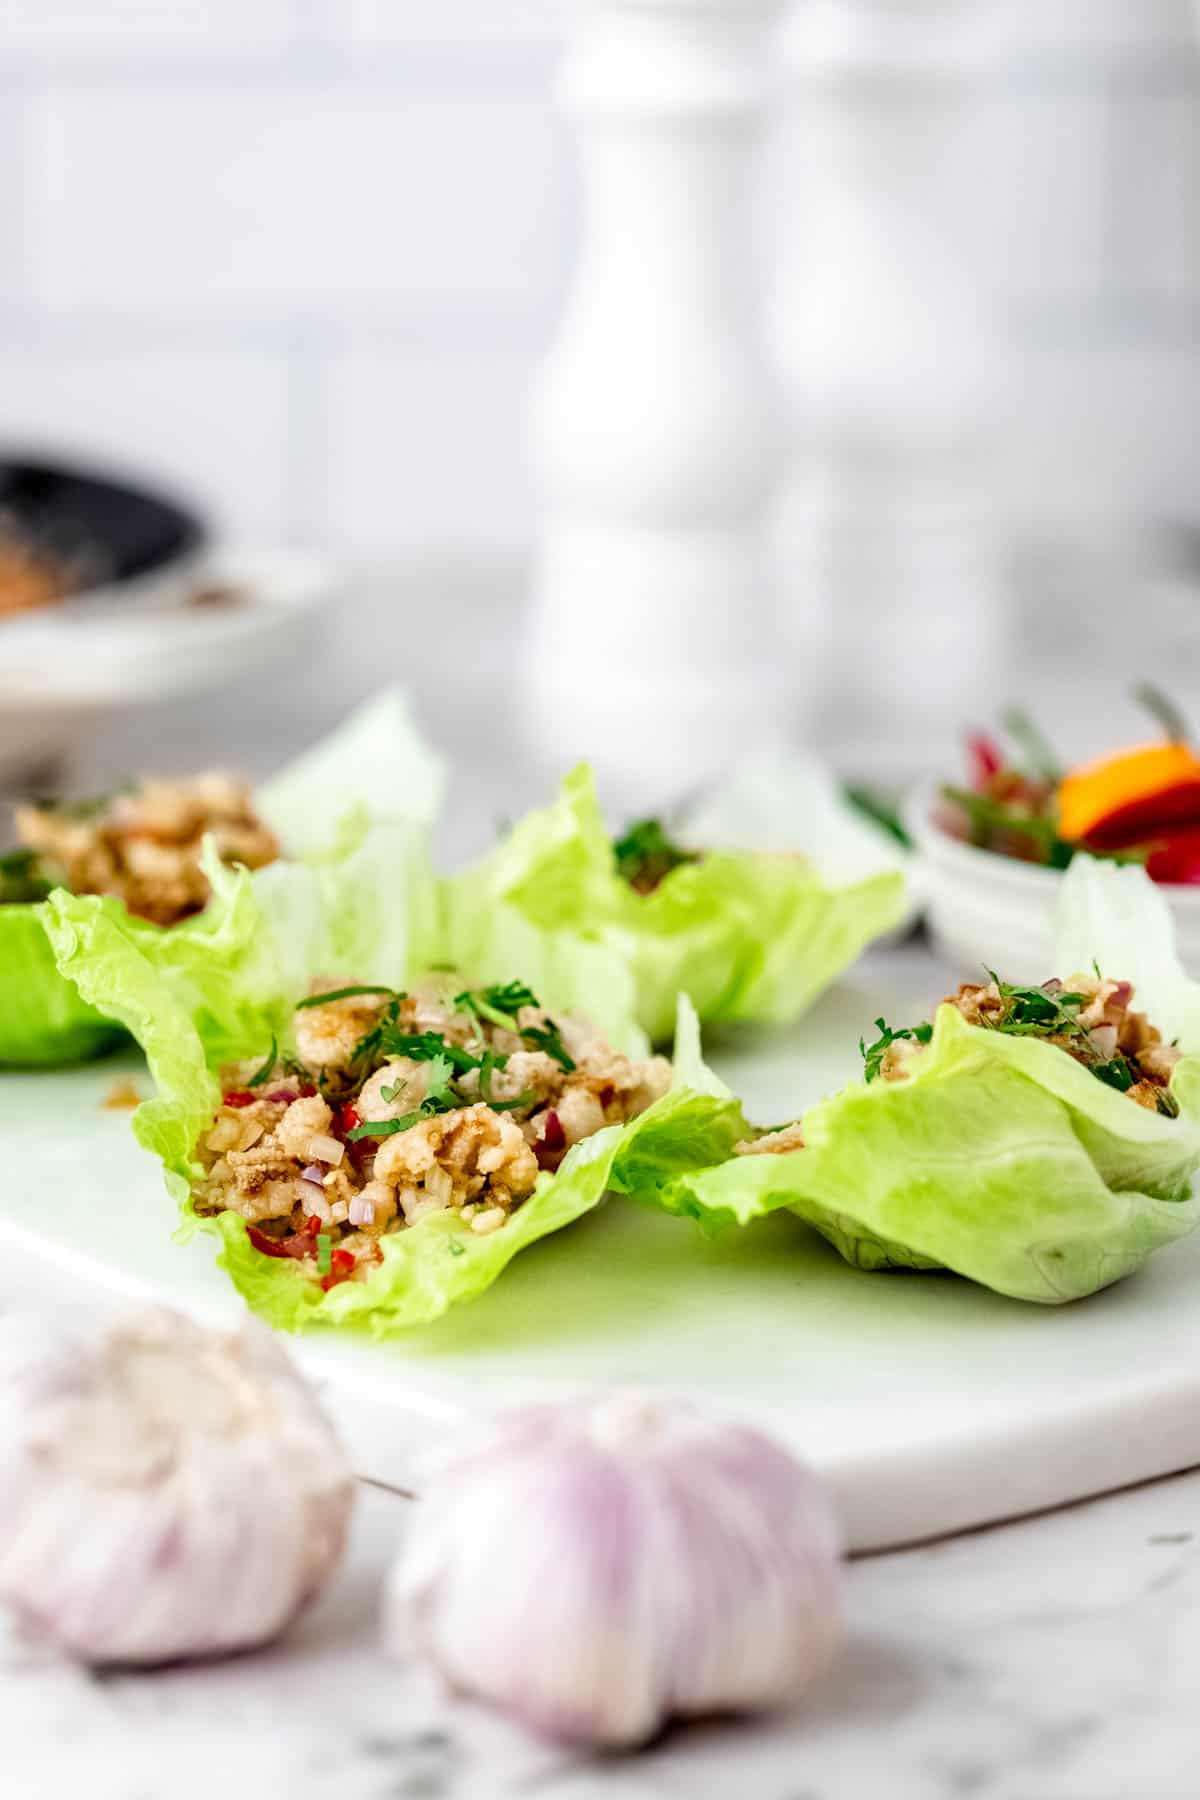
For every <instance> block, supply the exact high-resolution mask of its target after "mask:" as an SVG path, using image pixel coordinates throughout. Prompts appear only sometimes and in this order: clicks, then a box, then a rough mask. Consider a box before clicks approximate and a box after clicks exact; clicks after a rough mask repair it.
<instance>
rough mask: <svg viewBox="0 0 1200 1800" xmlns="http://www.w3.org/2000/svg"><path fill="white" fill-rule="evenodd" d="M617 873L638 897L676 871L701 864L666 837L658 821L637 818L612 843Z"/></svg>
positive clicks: (691, 852) (697, 856) (694, 854)
mask: <svg viewBox="0 0 1200 1800" xmlns="http://www.w3.org/2000/svg"><path fill="white" fill-rule="evenodd" d="M612 848H613V860H614V862H615V864H616V869H617V874H618V875H619V876H620V878H621V880H622V881H626V882H628V883H629V886H630V887H631V888H634V889H635V890H636V891H637V892H638V893H639V894H650V893H653V892H654V889H655V888H656V887H658V886H659V884H660V883H661V882H663V881H665V880H666V878H667V876H668V875H670V874H671V873H672V872H673V871H674V870H675V869H680V868H682V867H683V866H684V864H685V863H694V862H699V861H700V853H699V851H697V850H685V849H684V848H683V845H682V844H677V843H676V842H675V840H674V839H673V838H672V837H671V836H670V835H669V833H668V832H667V829H666V827H665V826H664V825H663V823H662V820H661V819H638V820H636V821H635V823H634V824H632V825H630V826H629V827H628V829H627V830H626V831H625V832H624V833H623V835H622V836H621V837H619V838H616V839H615V840H614V842H613V847H612Z"/></svg>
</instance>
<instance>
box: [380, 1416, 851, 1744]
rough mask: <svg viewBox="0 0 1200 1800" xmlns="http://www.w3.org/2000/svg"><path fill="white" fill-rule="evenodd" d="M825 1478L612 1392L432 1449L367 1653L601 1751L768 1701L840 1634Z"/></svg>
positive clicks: (821, 1661)
mask: <svg viewBox="0 0 1200 1800" xmlns="http://www.w3.org/2000/svg"><path fill="white" fill-rule="evenodd" d="M839 1551H840V1533H839V1529H838V1526H837V1522H836V1519H835V1516H834V1511H833V1507H832V1504H831V1501H830V1498H829V1495H828V1493H827V1490H826V1488H825V1487H824V1485H823V1484H822V1483H821V1481H820V1480H819V1479H818V1478H817V1477H816V1476H815V1475H814V1474H813V1473H812V1472H811V1471H810V1470H809V1469H807V1468H806V1467H805V1466H804V1464H802V1463H800V1462H798V1461H797V1460H796V1458H795V1457H793V1456H792V1455H791V1454H790V1453H789V1452H788V1451H787V1450H785V1449H783V1448H782V1447H781V1446H780V1445H778V1444H776V1443H774V1442H773V1441H772V1440H771V1439H769V1438H767V1437H764V1436H763V1435H762V1434H760V1433H759V1432H757V1431H754V1430H751V1429H749V1428H747V1427H744V1426H740V1425H733V1424H724V1423H721V1422H719V1421H715V1420H712V1419H709V1418H707V1417H706V1416H705V1415H704V1414H703V1413H702V1412H700V1411H698V1410H697V1409H695V1408H693V1407H692V1406H690V1405H688V1404H686V1403H685V1402H681V1401H674V1400H670V1399H662V1398H657V1397H654V1396H651V1395H648V1394H645V1393H642V1392H640V1391H630V1390H618V1391H617V1392H615V1393H610V1394H608V1395H606V1396H603V1397H598V1398H590V1399H585V1400H581V1401H576V1402H575V1403H573V1404H569V1405H565V1406H559V1405H542V1406H532V1407H527V1408H523V1409H521V1410H519V1411H516V1412H513V1413H509V1414H506V1415H503V1416H502V1417H501V1418H500V1419H499V1420H498V1421H497V1422H496V1423H495V1424H493V1425H491V1426H490V1427H485V1428H484V1429H483V1431H482V1432H481V1433H476V1434H475V1435H473V1436H472V1437H470V1438H469V1439H467V1440H465V1441H463V1442H462V1443H461V1444H459V1445H458V1446H456V1447H455V1446H452V1447H450V1448H449V1449H448V1450H447V1451H445V1452H444V1453H443V1454H442V1455H441V1457H440V1460H439V1464H438V1466H437V1467H436V1468H435V1469H434V1470H432V1471H431V1473H430V1478H429V1480H428V1482H427V1483H426V1484H425V1485H424V1486H423V1487H422V1490H421V1498H420V1500H419V1501H418V1503H417V1506H416V1508H415V1513H414V1516H413V1518H412V1521H411V1524H410V1527H409V1530H408V1533H407V1536H406V1538H405V1540H404V1542H403V1544H402V1547H401V1550H400V1554H399V1557H398V1559H397V1562H396V1565H395V1567H394V1569H393V1571H392V1574H391V1577H390V1580H389V1585H388V1590H387V1595H386V1599H385V1610H384V1644H385V1648H386V1649H387V1650H388V1651H389V1652H390V1653H391V1654H393V1655H396V1656H406V1655H413V1654H416V1655H423V1656H425V1657H426V1658H428V1660H429V1661H430V1662H432V1663H433V1665H434V1666H435V1667H436V1668H437V1669H438V1670H439V1671H440V1673H441V1675H442V1676H443V1678H444V1679H445V1681H446V1682H447V1683H448V1685H449V1686H450V1687H451V1688H453V1689H455V1690H456V1691H458V1692H460V1693H464V1694H468V1695H471V1696H473V1697H475V1698H477V1699H482V1700H485V1701H487V1702H489V1703H491V1704H492V1705H494V1706H496V1707H498V1708H500V1709H502V1710H503V1711H504V1712H506V1713H508V1714H510V1715H513V1716H515V1717H516V1718H517V1719H518V1720H520V1721H521V1722H522V1723H524V1724H526V1725H529V1726H531V1727H533V1728H534V1729H535V1730H538V1731H540V1732H542V1733H544V1734H546V1735H547V1736H550V1737H553V1738H558V1739H562V1740H566V1741H569V1742H579V1743H589V1744H596V1745H603V1746H609V1747H613V1748H617V1747H623V1746H633V1745H636V1744H640V1743H643V1742H644V1741H645V1740H646V1739H647V1738H650V1737H652V1736H653V1735H654V1734H655V1733H656V1732H657V1731H658V1730H659V1729H660V1728H661V1727H662V1726H663V1725H664V1724H666V1723H667V1721H668V1720H670V1719H672V1718H683V1717H695V1716H698V1715H703V1714H708V1713H716V1712H729V1711H753V1710H758V1709H761V1708H766V1707H772V1706H776V1705H780V1704H782V1703H784V1702H786V1701H788V1700H790V1699H792V1698H793V1697H794V1696H795V1695H796V1694H798V1693H799V1692H800V1691H801V1689H803V1688H804V1686H805V1685H806V1684H807V1683H808V1682H809V1681H810V1680H811V1679H812V1678H813V1677H814V1676H815V1675H817V1674H818V1673H820V1672H821V1671H822V1670H823V1669H824V1668H825V1667H826V1666H827V1664H828V1663H829V1661H830V1660H831V1658H832V1655H833V1652H834V1650H835V1648H836V1645H837V1643H838V1640H839V1636H840V1605H839V1590H840V1571H839Z"/></svg>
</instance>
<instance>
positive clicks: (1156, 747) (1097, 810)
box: [1058, 743, 1200, 849]
mask: <svg viewBox="0 0 1200 1800" xmlns="http://www.w3.org/2000/svg"><path fill="white" fill-rule="evenodd" d="M1182 819H1196V820H1200V757H1198V756H1197V755H1196V753H1195V751H1193V750H1191V749H1189V748H1188V746H1187V745H1186V744H1170V743H1167V744H1139V745H1138V746H1136V747H1135V748H1134V749H1132V750H1120V751H1118V752H1117V754H1116V755H1115V756H1106V757H1103V758H1101V760H1100V761H1099V762H1094V763H1087V764H1086V765H1085V766H1084V767H1083V768H1081V769H1072V771H1071V773H1070V774H1069V775H1066V776H1064V777H1063V780H1062V782H1061V783H1060V785H1059V789H1058V828H1059V831H1060V832H1061V833H1062V835H1063V837H1064V838H1066V839H1067V840H1068V842H1070V843H1080V842H1082V841H1083V840H1084V839H1088V840H1090V841H1091V842H1093V843H1096V844H1099V845H1102V846H1103V847H1105V848H1108V849H1118V848H1120V847H1121V846H1122V845H1123V844H1132V843H1136V842H1138V840H1139V839H1140V838H1143V837H1146V836H1148V835H1150V834H1152V832H1153V830H1154V828H1155V827H1156V826H1161V825H1166V824H1170V823H1174V822H1177V821H1179V820H1182Z"/></svg>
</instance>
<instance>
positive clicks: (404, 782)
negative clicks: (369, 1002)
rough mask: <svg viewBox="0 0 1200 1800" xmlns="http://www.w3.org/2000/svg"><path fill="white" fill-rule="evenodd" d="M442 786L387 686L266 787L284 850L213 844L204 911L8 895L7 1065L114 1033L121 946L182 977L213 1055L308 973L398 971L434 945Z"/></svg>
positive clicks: (260, 799)
mask: <svg viewBox="0 0 1200 1800" xmlns="http://www.w3.org/2000/svg"><path fill="white" fill-rule="evenodd" d="M444 784H445V775H444V769H443V766H442V763H441V759H440V758H439V757H437V756H436V755H435V754H434V753H433V752H432V751H431V750H430V749H429V748H428V747H427V746H426V745H425V744H424V742H423V741H422V739H421V738H420V737H419V735H418V734H417V731H416V729H415V727H414V725H413V723H412V720H411V717H410V715H409V712H408V708H407V705H406V703H405V701H404V698H403V696H402V695H401V694H400V693H399V692H398V691H397V690H396V689H391V688H389V689H385V690H383V692H381V693H380V694H378V695H376V696H375V698H374V699H372V700H370V701H368V702H367V703H366V705H364V706H362V707H360V708H359V710H358V711H357V712H355V713H353V714H352V715H351V716H350V718H349V719H347V720H346V721H345V723H344V724H343V725H341V726H340V727H339V728H338V729H337V730H336V731H334V732H333V733H331V735H330V736H329V737H327V738H325V739H324V740H323V741H322V742H321V743H319V744H317V745H315V746H314V747H313V748H312V749H311V750H308V751H306V752H305V753H304V754H303V755H302V756H300V757H298V758H297V759H296V760H295V761H294V762H292V763H290V764H289V765H288V766H287V767H286V768H285V769H283V770H282V771H281V772H280V773H279V774H278V775H275V776H273V777H272V779H271V780H270V781H268V782H266V783H265V784H264V785H263V786H262V787H261V788H259V789H258V790H257V792H256V794H255V804H256V806H257V807H258V809H259V811H260V813H261V815H262V817H263V818H264V819H265V820H266V822H267V823H268V824H269V825H270V826H271V828H272V830H273V831H274V832H275V833H276V835H277V836H278V838H279V840H280V842H281V844H283V845H284V847H285V852H286V857H285V859H281V860H280V861H278V862H275V863H271V864H270V865H269V866H268V867H267V868H264V869H259V870H256V871H255V873H254V874H253V875H252V876H250V877H249V878H247V879H243V877H242V876H241V875H239V874H238V873H237V872H236V871H234V870H232V869H230V868H228V867H226V866H225V865H224V864H222V863H221V861H220V859H219V857H217V856H216V854H215V852H214V851H213V850H212V848H211V846H209V847H207V848H206V851H205V855H204V867H205V872H206V873H207V875H208V878H209V882H210V885H211V887H212V889H213V899H212V901H211V902H210V903H209V905H208V906H207V907H205V909H204V911H203V912H201V913H200V914H198V915H197V917H196V918H194V919H186V920H184V921H182V922H181V923H180V924H178V925H173V926H171V927H170V928H169V929H166V930H164V929H163V928H162V927H160V926H156V925H151V924H149V923H147V922H146V921H144V920H140V919H135V918H133V917H131V916H130V915H129V914H128V913H127V912H126V910H125V908H124V907H123V906H122V905H121V903H120V902H119V901H116V900H112V899H101V898H99V897H97V896H88V895H78V896H66V897H64V895H63V894H61V893H59V894H56V895H55V896H54V897H53V900H54V904H53V905H52V906H46V907H40V908H34V907H12V906H6V907H0V968H4V967H8V966H11V967H13V968H14V969H19V970H20V976H19V979H18V980H16V981H14V982H13V983H11V984H10V983H8V982H6V983H5V1002H4V1009H3V1013H2V1014H0V1063H7V1062H34V1061H36V1062H39V1063H47V1064H54V1063H60V1062H67V1061H71V1060H75V1059H78V1058H82V1057H85V1056H89V1055H93V1054H94V1053H95V1052H96V1051H98V1050H100V1049H103V1048H104V1047H105V1046H106V1045H108V1044H110V1043H112V1042H113V1041H115V1039H116V1038H117V1037H119V1035H120V1030H119V1024H118V1023H117V1021H119V1020H123V1019H124V1018H125V1010H127V1009H128V1007H129V1005H130V994H129V992H128V991H127V987H126V984H125V982H124V980H123V978H120V977H118V979H116V980H115V981H113V980H112V979H110V971H111V970H112V969H113V968H114V967H115V968H122V967H123V966H124V965H123V964H122V962H121V958H120V956H118V957H117V960H116V963H115V964H114V963H113V947H114V945H115V944H120V945H122V947H123V948H124V947H127V946H128V945H130V944H132V945H134V946H136V947H137V950H138V953H139V955H140V956H141V957H142V958H143V959H144V960H145V962H146V964H147V965H148V967H149V969H150V970H157V971H159V972H160V973H161V974H162V975H163V976H165V977H169V979H170V980H171V981H172V982H173V983H174V984H176V988H177V992H178V993H179V997H180V999H181V1002H182V1003H183V1004H184V1005H185V1007H186V1009H187V1010H188V1011H190V1012H191V1014H192V1015H193V1017H194V1018H195V1020H196V1023H197V1028H198V1030H199V1031H200V1034H201V1037H202V1038H203V1040H204V1041H205V1043H206V1044H207V1045H208V1046H209V1048H210V1051H211V1052H212V1054H213V1056H214V1057H215V1058H216V1059H217V1060H229V1059H232V1058H234V1057H237V1056H241V1055H247V1054H250V1053H252V1051H253V1049H254V1048H255V1047H256V1046H257V1045H259V1044H263V1043H266V1042H267V1041H268V1040H269V1037H270V1034H271V1031H272V1030H273V1029H277V1028H278V1027H279V1026H280V1025H281V1023H282V1022H283V1020H284V1018H285V1016H286V1012H287V1008H286V1004H285V999H284V996H286V995H288V994H292V993H299V992H301V991H303V990H304V988H305V987H306V986H307V984H308V981H309V979H310V978H311V977H312V976H313V975H320V974H322V973H325V972H327V971H333V970H338V969H346V968H352V969H355V970H357V971H358V979H360V980H364V981H385V982H388V983H396V982H399V981H401V980H402V979H403V977H404V975H405V973H406V972H407V970H408V969H409V968H410V967H412V966H423V964H424V963H425V962H427V961H428V960H430V958H432V957H434V956H435V955H436V947H437V942H438V914H437V890H436V885H435V882H434V878H433V871H432V868H431V866H430V861H429V850H428V830H427V827H428V824H429V822H430V821H431V820H432V818H433V817H434V815H435V814H436V812H437V810H438V808H439V807H440V805H441V800H442V794H443V789H444ZM9 915H12V917H11V918H10V917H9ZM18 915H19V917H18ZM21 919H23V920H24V924H21V923H20V920H21ZM44 927H45V928H50V930H51V937H52V939H53V948H52V947H51V944H50V943H48V942H47V941H46V938H45V935H44V929H43V928H44ZM56 934H57V935H56ZM9 945H11V959H10V961H8V962H6V961H5V960H4V959H5V957H6V954H8V952H7V946H9ZM56 953H57V972H56V966H55V965H56ZM85 971H86V973H85ZM10 989H11V991H10ZM88 1002H90V1003H91V1004H88ZM105 1014H107V1015H109V1022H108V1023H107V1024H105V1023H104V1022H103V1019H102V1017H101V1015H105ZM125 1022H126V1023H127V1024H129V1028H130V1029H131V1030H132V1031H134V1034H135V1035H138V1031H137V1025H136V1023H133V1024H130V1023H129V1021H128V1020H125Z"/></svg>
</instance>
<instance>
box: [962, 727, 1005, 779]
mask: <svg viewBox="0 0 1200 1800" xmlns="http://www.w3.org/2000/svg"><path fill="white" fill-rule="evenodd" d="M967 761H968V764H969V766H970V772H971V786H972V787H974V788H985V787H986V786H987V784H988V782H989V781H990V780H991V779H992V776H993V775H998V774H999V773H1000V771H1001V769H1002V768H1003V767H1004V755H1003V752H1002V751H1001V749H1000V746H999V745H998V744H997V743H996V741H995V739H994V738H990V737H988V736H987V734H986V733H985V732H982V731H971V732H968V733H967Z"/></svg>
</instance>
